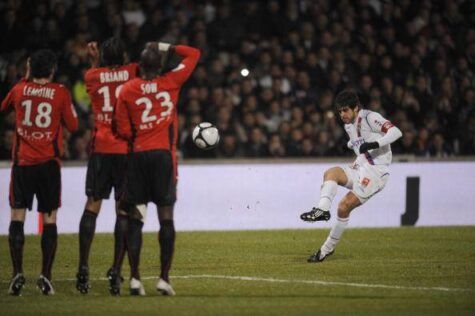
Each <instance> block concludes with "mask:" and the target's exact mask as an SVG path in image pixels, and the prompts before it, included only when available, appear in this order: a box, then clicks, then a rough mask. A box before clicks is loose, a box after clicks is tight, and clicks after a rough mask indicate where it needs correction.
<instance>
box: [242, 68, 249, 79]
mask: <svg viewBox="0 0 475 316" xmlns="http://www.w3.org/2000/svg"><path fill="white" fill-rule="evenodd" d="M248 75H249V70H248V69H247V68H243V69H241V76H243V77H247V76H248Z"/></svg>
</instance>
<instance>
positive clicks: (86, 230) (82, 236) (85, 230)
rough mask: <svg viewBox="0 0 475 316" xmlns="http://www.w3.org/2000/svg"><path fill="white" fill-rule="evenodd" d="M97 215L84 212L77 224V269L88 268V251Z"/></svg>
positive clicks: (87, 211)
mask: <svg viewBox="0 0 475 316" xmlns="http://www.w3.org/2000/svg"><path fill="white" fill-rule="evenodd" d="M96 218H97V214H96V213H94V212H91V211H89V210H87V209H86V210H84V213H83V214H82V217H81V222H80V224H79V269H81V267H86V268H87V267H88V266H89V262H88V261H89V250H90V249H91V244H92V239H94V232H95V231H96Z"/></svg>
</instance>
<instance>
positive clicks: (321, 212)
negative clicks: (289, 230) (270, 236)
mask: <svg viewBox="0 0 475 316" xmlns="http://www.w3.org/2000/svg"><path fill="white" fill-rule="evenodd" d="M347 183H348V177H347V176H346V173H345V172H344V170H343V169H342V168H341V167H333V168H330V169H328V170H327V171H325V174H324V176H323V184H322V186H321V189H320V199H319V200H318V204H317V206H316V207H314V208H312V210H311V211H309V212H305V213H303V214H301V215H300V218H301V219H302V220H304V221H306V222H315V221H322V220H325V221H328V220H329V219H330V208H331V205H332V203H333V199H334V198H335V195H336V192H337V188H338V185H341V186H345V185H347Z"/></svg>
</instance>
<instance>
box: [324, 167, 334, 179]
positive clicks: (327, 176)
mask: <svg viewBox="0 0 475 316" xmlns="http://www.w3.org/2000/svg"><path fill="white" fill-rule="evenodd" d="M333 177H334V170H333V168H331V169H328V170H326V171H325V173H324V174H323V179H324V180H325V181H328V180H334V179H333Z"/></svg>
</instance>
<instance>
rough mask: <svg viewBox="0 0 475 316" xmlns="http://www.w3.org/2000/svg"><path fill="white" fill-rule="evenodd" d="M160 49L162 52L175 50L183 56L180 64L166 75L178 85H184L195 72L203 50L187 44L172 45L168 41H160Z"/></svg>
mask: <svg viewBox="0 0 475 316" xmlns="http://www.w3.org/2000/svg"><path fill="white" fill-rule="evenodd" d="M157 44H158V49H159V50H160V51H162V52H168V51H170V50H171V51H173V52H174V53H175V54H177V55H179V56H181V57H183V60H182V61H181V62H180V64H179V65H178V66H177V67H176V68H175V69H173V70H172V71H170V72H168V73H167V74H166V76H167V77H168V78H170V79H171V80H172V81H173V82H175V83H176V84H177V85H182V84H183V83H184V82H185V81H186V80H187V79H188V78H189V77H190V76H191V74H192V73H193V70H194V69H195V67H196V65H197V64H198V61H199V60H200V56H201V52H200V50H199V49H197V48H194V47H191V46H186V45H176V46H173V45H170V44H168V43H162V42H159V43H157Z"/></svg>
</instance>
